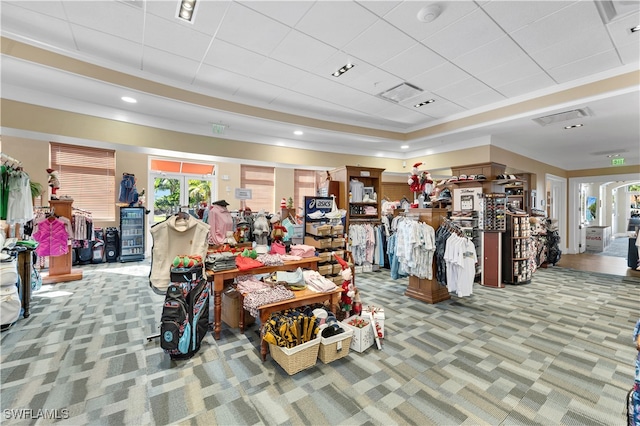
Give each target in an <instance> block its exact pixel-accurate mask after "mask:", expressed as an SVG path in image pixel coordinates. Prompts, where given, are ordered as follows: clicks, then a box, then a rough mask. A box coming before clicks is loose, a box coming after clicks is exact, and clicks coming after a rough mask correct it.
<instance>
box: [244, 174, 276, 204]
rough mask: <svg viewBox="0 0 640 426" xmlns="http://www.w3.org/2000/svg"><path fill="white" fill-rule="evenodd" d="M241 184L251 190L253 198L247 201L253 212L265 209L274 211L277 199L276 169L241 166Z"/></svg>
mask: <svg viewBox="0 0 640 426" xmlns="http://www.w3.org/2000/svg"><path fill="white" fill-rule="evenodd" d="M240 186H242V188H245V189H250V190H251V197H252V198H251V199H250V200H247V201H246V205H247V207H249V208H250V209H251V211H253V212H257V211H259V210H260V209H264V211H265V212H270V213H273V212H274V211H275V210H274V199H275V190H274V187H275V169H274V168H273V167H261V166H245V165H242V166H240Z"/></svg>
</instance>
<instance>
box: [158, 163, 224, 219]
mask: <svg viewBox="0 0 640 426" xmlns="http://www.w3.org/2000/svg"><path fill="white" fill-rule="evenodd" d="M151 177H152V179H153V192H152V193H151V194H149V195H150V196H151V199H150V200H149V209H150V210H151V217H153V222H152V223H151V225H153V224H154V223H158V222H162V221H164V220H165V219H166V218H167V217H169V216H171V215H172V214H174V213H178V212H179V211H180V210H181V208H185V207H188V208H189V213H191V214H192V215H194V216H197V217H199V211H201V210H202V209H203V208H204V207H205V206H208V205H210V204H211V201H213V196H214V195H215V194H214V192H215V185H214V177H213V176H211V177H206V178H203V177H202V176H200V175H188V174H168V173H152V174H151Z"/></svg>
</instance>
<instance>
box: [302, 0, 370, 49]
mask: <svg viewBox="0 0 640 426" xmlns="http://www.w3.org/2000/svg"><path fill="white" fill-rule="evenodd" d="M377 19H378V18H377V17H376V16H375V15H374V14H373V13H371V12H370V11H369V10H367V9H365V8H364V7H362V6H361V5H360V4H358V3H355V2H347V1H318V2H315V3H314V4H313V7H312V8H311V9H310V10H309V11H308V12H307V14H306V15H305V16H304V17H303V18H302V19H301V20H300V22H298V23H297V24H296V27H295V28H296V29H297V30H298V31H301V32H303V33H305V34H307V35H309V36H311V37H314V38H316V39H318V40H322V41H324V42H325V43H327V44H329V45H331V46H333V47H336V48H338V49H339V48H342V47H343V46H344V45H346V44H347V43H348V42H349V41H351V40H352V39H353V38H355V37H357V36H358V35H359V34H360V33H362V32H363V31H364V30H365V29H366V28H368V27H369V26H371V25H373V23H374V22H376V20H377Z"/></svg>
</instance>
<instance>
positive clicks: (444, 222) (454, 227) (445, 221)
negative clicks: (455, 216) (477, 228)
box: [440, 217, 469, 238]
mask: <svg viewBox="0 0 640 426" xmlns="http://www.w3.org/2000/svg"><path fill="white" fill-rule="evenodd" d="M440 220H441V222H440V226H444V227H446V228H448V229H449V230H450V231H451V232H454V233H455V234H456V235H458V236H460V237H464V238H469V236H468V235H467V234H465V232H464V230H463V229H462V228H460V226H458V224H457V223H455V222H454V221H452V220H451V219H449V218H448V217H441V218H440Z"/></svg>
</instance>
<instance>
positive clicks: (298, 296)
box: [238, 287, 342, 361]
mask: <svg viewBox="0 0 640 426" xmlns="http://www.w3.org/2000/svg"><path fill="white" fill-rule="evenodd" d="M293 294H294V296H295V297H294V298H293V299H287V300H281V301H279V302H275V303H269V304H268V305H262V306H260V307H259V308H258V311H259V312H260V355H261V356H262V360H263V361H265V360H266V359H267V352H268V349H269V344H268V343H267V342H265V340H264V339H263V338H262V327H264V324H265V323H266V322H267V321H268V320H269V318H270V317H271V314H273V313H274V312H280V311H284V310H286V309H292V308H299V307H300V306H306V305H313V304H315V303H322V302H324V301H325V300H328V301H329V303H330V306H331V311H332V312H336V311H337V309H338V304H339V302H340V296H341V295H342V288H341V287H336V289H335V290H333V291H332V292H329V293H316V292H315V291H311V290H309V289H305V290H300V291H294V292H293ZM243 299H244V297H242V295H240V303H239V308H238V315H240V329H241V330H244V315H243V310H244V308H243V306H242V305H243Z"/></svg>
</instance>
